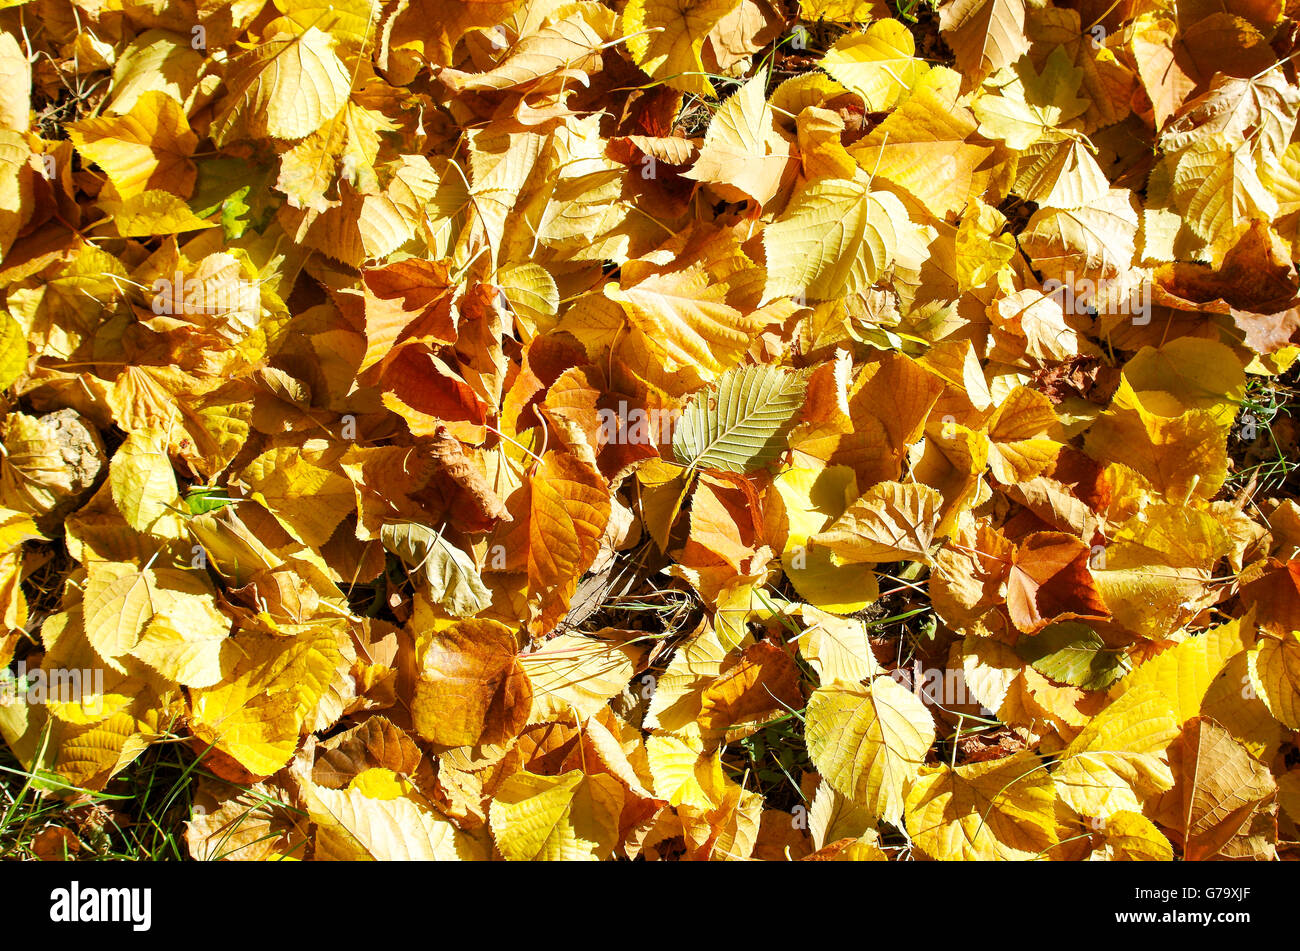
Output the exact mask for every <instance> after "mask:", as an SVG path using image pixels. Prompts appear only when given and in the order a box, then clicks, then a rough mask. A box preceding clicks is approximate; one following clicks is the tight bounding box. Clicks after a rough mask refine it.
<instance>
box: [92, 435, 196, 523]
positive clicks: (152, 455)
mask: <svg viewBox="0 0 1300 951" xmlns="http://www.w3.org/2000/svg"><path fill="white" fill-rule="evenodd" d="M108 482H109V487H110V489H111V491H112V493H113V502H114V504H116V505H117V508H118V510H119V511H120V512H121V513H122V516H123V517H124V518H125V519H126V523H127V524H128V525H130V526H131V527H132V528H134V529H135V530H136V531H138V532H146V533H153V534H157V535H161V536H163V537H166V538H177V537H180V533H179V531H178V530H177V527H176V526H173V525H169V524H167V518H168V516H169V515H171V516H174V515H175V514H176V510H177V508H178V507H179V506H180V504H181V499H180V493H179V491H178V490H177V488H176V473H175V472H174V471H172V463H171V459H170V458H168V455H167V442H166V439H165V438H164V437H163V436H162V434H161V433H158V432H156V431H153V430H149V429H141V430H137V431H135V432H133V433H131V434H130V435H129V436H127V438H126V441H125V442H124V443H122V445H121V446H119V447H118V449H117V452H115V453H113V460H112V462H111V463H110V464H109V469H108Z"/></svg>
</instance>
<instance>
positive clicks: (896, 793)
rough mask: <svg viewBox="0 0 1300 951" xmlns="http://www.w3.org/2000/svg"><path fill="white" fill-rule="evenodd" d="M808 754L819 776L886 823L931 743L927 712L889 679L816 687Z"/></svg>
mask: <svg viewBox="0 0 1300 951" xmlns="http://www.w3.org/2000/svg"><path fill="white" fill-rule="evenodd" d="M806 716H807V720H806V721H805V724H804V728H805V732H806V737H807V742H808V755H809V756H810V757H811V758H812V761H813V765H815V766H816V767H817V769H818V771H819V772H820V773H821V774H822V776H823V777H824V778H825V779H826V781H827V782H829V783H830V784H831V785H832V786H834V787H835V788H836V789H837V790H839V791H840V792H841V793H842V794H844V795H845V796H848V797H849V798H850V799H852V800H853V801H854V802H857V803H861V804H863V805H865V806H866V807H867V808H869V809H870V810H871V811H872V812H873V813H874V814H875V815H876V816H878V817H879V818H880V819H882V820H883V821H885V822H890V823H894V824H898V823H899V822H900V821H901V819H902V816H903V796H904V792H905V789H906V786H907V784H908V783H909V782H912V781H914V780H915V779H916V778H917V776H918V775H919V773H920V769H921V766H922V764H923V763H924V761H925V754H926V751H927V750H929V748H930V744H931V743H933V742H934V735H935V733H934V720H933V719H932V718H931V716H930V712H929V711H928V710H927V709H926V708H925V705H924V704H923V703H921V701H920V700H918V699H917V698H916V697H915V696H913V695H912V694H911V693H909V692H908V690H907V688H905V687H903V686H902V685H901V684H899V683H898V682H896V681H895V680H894V679H893V678H891V677H877V678H876V679H875V680H873V681H872V682H871V684H870V685H869V686H867V687H854V688H848V687H839V686H836V687H821V688H818V690H817V691H816V692H815V693H814V694H813V695H812V699H810V700H809V701H808V707H807V713H806Z"/></svg>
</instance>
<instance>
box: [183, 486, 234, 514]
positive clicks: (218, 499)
mask: <svg viewBox="0 0 1300 951" xmlns="http://www.w3.org/2000/svg"><path fill="white" fill-rule="evenodd" d="M230 501H231V500H230V497H229V496H228V495H226V490H225V489H222V488H219V487H216V486H210V485H196V486H192V487H191V488H190V490H189V492H187V493H186V495H185V505H186V507H187V508H188V509H189V512H190V514H191V515H203V514H205V513H207V512H215V511H216V510H217V509H219V508H223V507H224V506H226V505H229V504H230Z"/></svg>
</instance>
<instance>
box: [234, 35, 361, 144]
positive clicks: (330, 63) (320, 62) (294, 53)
mask: <svg viewBox="0 0 1300 951" xmlns="http://www.w3.org/2000/svg"><path fill="white" fill-rule="evenodd" d="M276 22H277V23H283V21H276ZM336 45H337V42H336V40H335V39H334V37H333V36H331V35H330V34H329V33H325V32H322V31H321V30H319V29H317V28H316V27H315V26H310V27H308V28H307V29H306V30H303V31H302V32H301V33H294V32H280V33H276V34H274V35H272V36H268V37H267V38H266V39H265V40H263V41H262V42H261V43H260V44H258V46H256V47H255V48H253V49H252V50H249V51H248V52H246V53H244V54H243V55H242V56H240V57H239V58H238V59H236V60H235V61H234V62H233V63H232V64H231V66H230V71H229V73H228V75H227V77H226V86H227V87H228V91H227V93H226V95H225V97H224V99H223V101H222V105H221V107H220V109H219V112H218V115H217V118H216V121H215V122H214V123H213V132H212V138H213V140H214V141H215V142H216V143H217V144H218V145H225V144H226V143H227V142H228V141H232V140H234V139H235V137H236V131H238V132H241V133H243V135H245V136H248V137H258V136H270V137H272V138H276V139H301V138H303V137H304V136H308V135H311V133H313V132H315V131H316V130H317V129H319V128H320V127H321V126H323V125H324V124H325V123H326V122H328V121H329V120H330V119H332V118H334V116H335V115H337V114H338V111H339V110H340V109H342V108H343V104H344V103H345V102H346V101H347V99H348V95H349V93H350V92H351V88H352V81H351V77H350V76H349V75H348V71H347V69H346V67H344V65H343V63H342V61H340V60H339V58H338V55H337V54H336V53H335V52H334V50H335V47H336Z"/></svg>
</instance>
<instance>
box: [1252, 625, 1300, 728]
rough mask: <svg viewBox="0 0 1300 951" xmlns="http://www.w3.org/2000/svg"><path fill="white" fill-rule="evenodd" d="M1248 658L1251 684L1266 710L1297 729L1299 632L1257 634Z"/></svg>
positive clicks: (1299, 714)
mask: <svg viewBox="0 0 1300 951" xmlns="http://www.w3.org/2000/svg"><path fill="white" fill-rule="evenodd" d="M1248 659H1249V662H1250V682H1251V685H1252V686H1253V687H1254V688H1255V692H1256V693H1258V694H1259V696H1261V697H1262V698H1263V699H1264V703H1265V704H1267V705H1268V709H1269V712H1270V713H1272V714H1273V716H1275V717H1276V718H1277V719H1278V720H1280V721H1281V722H1282V723H1283V724H1284V725H1285V726H1286V727H1287V728H1288V729H1291V730H1300V632H1298V631H1290V632H1288V633H1287V634H1284V635H1281V636H1274V635H1271V634H1263V635H1261V637H1260V638H1259V641H1258V642H1257V643H1256V645H1255V648H1254V650H1252V651H1251V652H1250V654H1249V657H1248Z"/></svg>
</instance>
